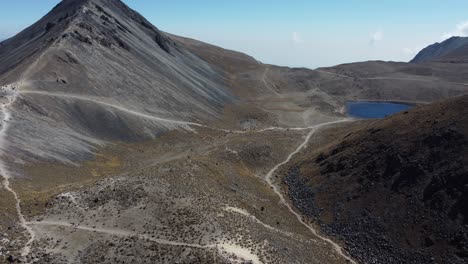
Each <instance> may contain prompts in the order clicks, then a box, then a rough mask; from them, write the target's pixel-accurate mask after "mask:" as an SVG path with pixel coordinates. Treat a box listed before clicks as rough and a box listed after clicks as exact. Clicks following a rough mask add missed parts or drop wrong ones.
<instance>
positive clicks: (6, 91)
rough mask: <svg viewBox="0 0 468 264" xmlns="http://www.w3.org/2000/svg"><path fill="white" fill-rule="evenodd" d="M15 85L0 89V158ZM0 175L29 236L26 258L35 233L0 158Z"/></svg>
mask: <svg viewBox="0 0 468 264" xmlns="http://www.w3.org/2000/svg"><path fill="white" fill-rule="evenodd" d="M16 89H17V88H16V85H15V84H10V85H7V86H5V88H2V95H3V100H4V101H6V102H1V106H0V109H1V113H2V116H3V118H2V120H1V129H0V153H1V156H4V155H5V154H6V153H5V149H6V143H7V141H6V134H7V132H8V128H9V126H10V121H11V112H10V109H9V108H10V106H11V105H12V104H13V103H14V102H15V101H16V98H17V97H18V92H17V90H16ZM0 174H1V176H2V177H3V187H4V188H5V190H7V191H8V192H10V193H11V194H12V195H13V198H14V200H15V208H16V213H17V215H18V220H19V225H20V226H21V227H22V228H23V229H24V230H25V231H26V232H27V234H28V236H29V240H28V241H27V242H26V244H25V245H24V247H23V248H22V249H21V256H23V257H24V256H26V255H28V254H29V252H30V251H31V244H32V243H33V242H34V238H35V235H36V234H35V233H34V230H32V228H31V227H29V226H28V224H27V223H26V219H25V217H24V215H23V213H22V211H21V200H20V198H19V196H18V194H17V193H16V192H15V190H13V189H12V188H11V186H10V178H11V174H10V172H9V170H8V168H7V166H6V164H5V162H4V161H3V159H1V158H0Z"/></svg>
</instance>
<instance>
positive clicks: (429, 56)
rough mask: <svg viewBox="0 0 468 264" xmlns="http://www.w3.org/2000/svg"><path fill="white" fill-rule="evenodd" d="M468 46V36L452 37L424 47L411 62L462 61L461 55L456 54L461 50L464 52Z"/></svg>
mask: <svg viewBox="0 0 468 264" xmlns="http://www.w3.org/2000/svg"><path fill="white" fill-rule="evenodd" d="M467 46H468V38H467V37H457V36H455V37H451V38H448V39H446V40H444V41H442V42H440V43H439V42H437V43H434V44H432V45H429V46H427V47H426V48H424V49H422V50H421V51H420V52H419V53H418V54H417V55H416V56H415V57H414V58H413V59H412V60H411V61H410V63H424V62H431V61H432V62H437V61H440V62H456V61H460V60H461V58H460V56H456V55H455V54H456V53H457V52H458V51H459V50H460V51H462V53H465V56H466V51H463V49H464V47H465V49H466V47H467Z"/></svg>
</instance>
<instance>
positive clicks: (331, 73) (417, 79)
mask: <svg viewBox="0 0 468 264" xmlns="http://www.w3.org/2000/svg"><path fill="white" fill-rule="evenodd" d="M315 71H316V72H320V73H324V74H328V75H333V76H337V77H341V78H353V79H358V80H390V81H391V80H395V81H414V82H443V83H448V84H454V85H463V86H468V83H460V82H450V81H445V80H432V79H422V78H405V77H379V76H376V77H367V78H362V77H352V76H347V75H343V74H338V73H334V72H328V71H323V70H315Z"/></svg>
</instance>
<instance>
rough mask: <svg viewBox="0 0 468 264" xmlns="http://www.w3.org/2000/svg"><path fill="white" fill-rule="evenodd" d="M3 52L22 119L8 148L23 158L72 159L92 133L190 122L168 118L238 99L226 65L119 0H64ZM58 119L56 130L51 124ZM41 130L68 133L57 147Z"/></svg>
mask: <svg viewBox="0 0 468 264" xmlns="http://www.w3.org/2000/svg"><path fill="white" fill-rule="evenodd" d="M0 61H1V62H0V63H1V65H0V69H1V71H2V73H3V75H1V76H2V78H1V80H2V82H3V84H9V83H10V82H12V80H18V79H19V81H16V82H15V84H14V86H15V87H18V88H17V90H19V93H20V96H19V97H18V100H17V101H16V103H15V104H16V105H17V107H16V108H15V111H17V112H16V113H13V115H15V116H21V117H22V118H21V120H22V122H18V123H15V124H12V128H11V129H12V130H15V131H18V133H15V134H14V135H15V139H14V144H13V146H12V147H13V148H16V150H17V151H23V150H25V149H28V150H30V151H29V152H28V153H26V154H24V156H27V157H31V156H33V155H36V154H38V153H40V154H41V157H42V158H61V159H62V160H69V158H68V157H66V154H67V153H74V154H76V155H79V153H80V152H81V153H83V150H88V151H89V144H93V143H95V142H96V140H98V141H99V140H106V139H112V140H118V139H125V140H129V139H130V140H135V139H137V140H138V139H148V138H153V137H154V136H155V135H157V134H158V133H159V132H161V131H165V130H167V129H168V128H171V127H174V126H184V125H186V124H185V123H178V122H171V120H174V121H193V120H200V119H208V118H210V119H213V118H217V117H219V114H220V113H221V110H222V107H223V105H224V104H225V103H228V102H232V101H233V100H234V98H233V97H232V96H231V95H230V92H229V90H228V89H226V88H225V86H224V83H223V73H222V72H220V71H219V70H216V69H215V68H213V67H211V66H210V65H209V64H208V63H206V62H205V61H203V60H201V59H199V58H198V57H197V56H195V55H193V54H192V53H190V52H189V51H187V50H186V49H184V48H183V47H180V46H178V45H177V44H176V43H175V42H173V41H172V40H170V39H169V38H167V37H166V36H165V35H164V34H163V33H162V32H160V31H159V30H158V29H157V28H155V27H154V26H152V25H151V24H150V23H149V22H148V21H147V20H145V19H144V18H143V17H141V16H140V15H139V14H137V13H136V12H134V11H132V10H131V9H129V8H128V7H127V6H125V5H124V4H123V3H122V2H120V1H113V0H108V1H106V0H102V1H87V0H78V1H71V0H67V1H63V2H61V3H60V4H59V5H58V6H57V7H55V8H54V9H53V10H52V11H51V12H50V13H49V14H48V15H46V16H45V17H44V18H43V19H41V20H40V21H39V22H38V23H36V24H34V25H33V26H31V27H29V28H28V29H26V30H24V31H23V32H21V33H20V34H18V35H17V36H15V37H14V38H12V39H9V40H7V41H5V42H3V43H2V47H1V48H0ZM96 112H97V113H96ZM114 112H120V113H119V115H118V117H117V116H116V114H115V113H114ZM43 113H49V114H48V115H47V116H44V115H43ZM52 113H53V114H52ZM135 113H141V114H143V115H149V116H155V117H158V118H161V119H160V120H158V119H152V120H151V119H150V120H146V121H145V122H141V120H139V121H138V123H135V122H134V119H135V118H136V119H142V118H141V115H140V114H135ZM121 114H122V115H121ZM38 119H45V120H41V122H37V120H38ZM143 119H144V118H143ZM164 119H167V120H168V121H166V120H164ZM56 122H60V123H61V124H60V125H57V126H56V127H59V129H58V130H57V129H56V128H54V129H51V124H53V123H56ZM63 122H65V126H63V124H62V123H63ZM43 123H48V124H49V126H43V125H42V124H43ZM116 124H118V125H116ZM26 126H35V129H34V130H33V131H31V130H29V129H28V130H29V132H32V133H35V136H36V138H35V141H34V142H31V141H30V138H31V134H28V133H27V132H28V131H26V129H27V128H25V127H26ZM37 135H48V136H50V135H54V136H53V137H56V138H60V137H64V138H63V140H61V142H60V144H65V145H61V146H60V147H61V148H62V149H57V146H54V145H51V144H50V142H47V138H41V137H40V136H39V137H37ZM72 142H74V144H73V145H72V144H71V143H72ZM67 144H68V145H67ZM52 148H54V149H52ZM57 152H58V153H57ZM75 158H76V157H75Z"/></svg>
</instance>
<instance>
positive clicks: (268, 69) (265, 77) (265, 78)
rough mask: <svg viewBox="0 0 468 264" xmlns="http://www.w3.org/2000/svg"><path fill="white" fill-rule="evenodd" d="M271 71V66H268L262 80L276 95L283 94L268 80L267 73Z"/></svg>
mask: <svg viewBox="0 0 468 264" xmlns="http://www.w3.org/2000/svg"><path fill="white" fill-rule="evenodd" d="M269 71H270V67H268V66H267V67H266V68H265V72H264V73H263V77H262V82H263V83H264V84H265V87H266V88H267V89H268V90H270V91H272V92H273V93H274V94H275V95H277V96H281V94H280V93H278V92H277V91H276V90H275V89H273V87H271V85H270V84H269V83H268V81H267V77H268V76H267V75H268V72H269Z"/></svg>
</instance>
